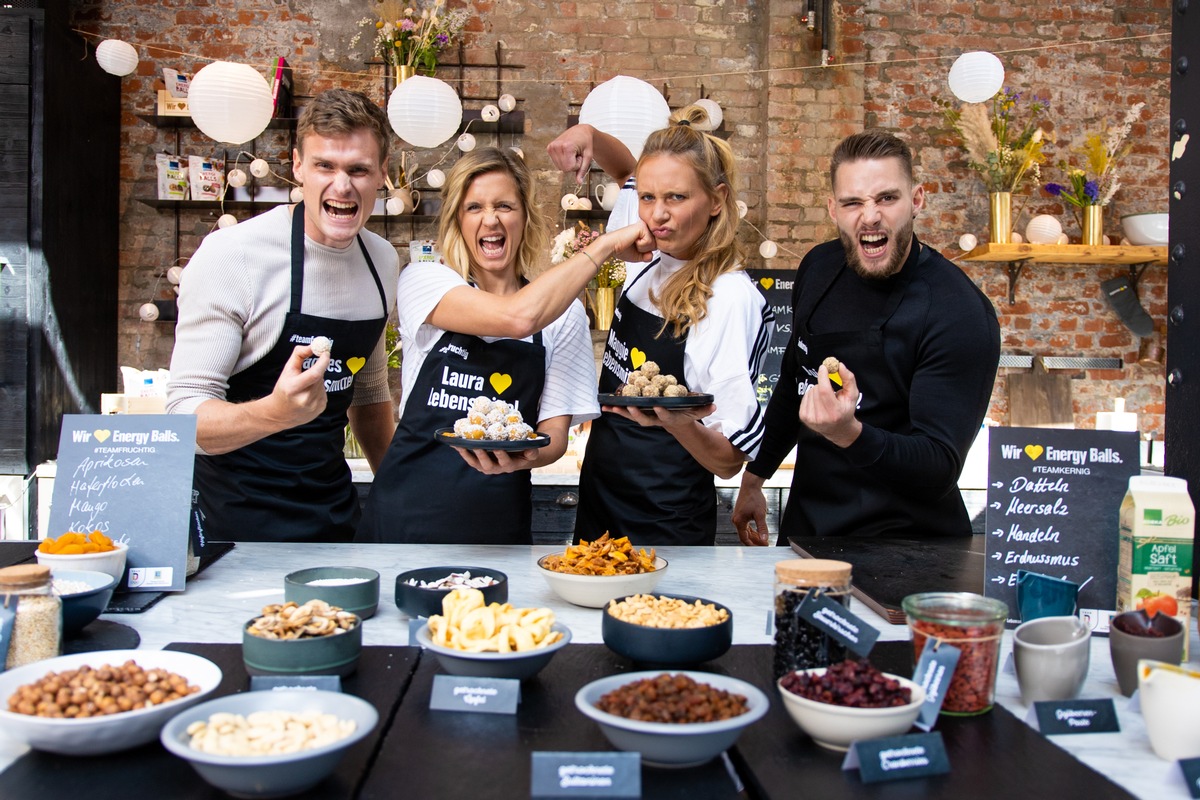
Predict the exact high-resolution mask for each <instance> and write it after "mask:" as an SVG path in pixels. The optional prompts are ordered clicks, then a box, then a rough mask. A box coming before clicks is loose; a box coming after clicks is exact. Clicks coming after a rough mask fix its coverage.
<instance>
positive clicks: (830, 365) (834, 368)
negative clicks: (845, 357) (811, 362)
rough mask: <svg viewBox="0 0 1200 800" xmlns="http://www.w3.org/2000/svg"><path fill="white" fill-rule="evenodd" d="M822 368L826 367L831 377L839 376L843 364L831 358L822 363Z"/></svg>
mask: <svg viewBox="0 0 1200 800" xmlns="http://www.w3.org/2000/svg"><path fill="white" fill-rule="evenodd" d="M821 366H822V367H824V368H825V371H826V372H828V373H829V374H830V375H837V374H838V370H840V369H841V368H842V362H840V361H838V360H837V358H835V357H834V356H829V357H828V358H826V359H825V360H824V361H822V362H821Z"/></svg>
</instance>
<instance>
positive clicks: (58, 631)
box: [0, 564, 62, 669]
mask: <svg viewBox="0 0 1200 800" xmlns="http://www.w3.org/2000/svg"><path fill="white" fill-rule="evenodd" d="M0 619H3V623H0V639H3V640H5V641H6V644H7V645H8V646H7V654H6V656H5V659H4V668H5V669H12V668H13V667H20V666H22V665H24V664H30V663H32V662H34V661H41V660H42V659H46V658H54V657H55V656H57V655H61V654H62V601H61V600H59V598H58V595H56V594H55V593H54V588H53V585H52V584H51V582H50V568H49V567H47V566H45V565H42V564H19V565H17V566H15V567H5V568H4V569H0ZM5 634H7V635H5Z"/></svg>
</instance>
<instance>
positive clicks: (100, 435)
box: [92, 428, 112, 442]
mask: <svg viewBox="0 0 1200 800" xmlns="http://www.w3.org/2000/svg"><path fill="white" fill-rule="evenodd" d="M92 436H95V437H96V441H98V442H107V441H108V437H109V436H112V431H110V430H108V429H106V428H100V429H99V430H94V431H92Z"/></svg>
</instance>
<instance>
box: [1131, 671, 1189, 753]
mask: <svg viewBox="0 0 1200 800" xmlns="http://www.w3.org/2000/svg"><path fill="white" fill-rule="evenodd" d="M1138 698H1139V700H1140V702H1141V705H1142V716H1143V717H1145V718H1146V733H1147V734H1148V735H1149V736H1150V746H1151V747H1152V748H1153V749H1154V752H1155V754H1156V755H1157V756H1158V757H1159V758H1161V759H1164V760H1166V761H1179V760H1180V759H1184V758H1200V724H1197V721H1196V711H1197V709H1200V672H1197V671H1195V670H1191V669H1187V668H1185V667H1180V666H1178V665H1176V664H1168V663H1166V662H1164V661H1152V660H1150V659H1146V658H1143V659H1141V660H1139V661H1138Z"/></svg>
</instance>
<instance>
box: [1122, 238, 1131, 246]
mask: <svg viewBox="0 0 1200 800" xmlns="http://www.w3.org/2000/svg"><path fill="white" fill-rule="evenodd" d="M1131 244H1133V242H1131V241H1129V240H1128V239H1122V240H1121V246H1122V247H1129V246H1130V245H1131Z"/></svg>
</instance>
